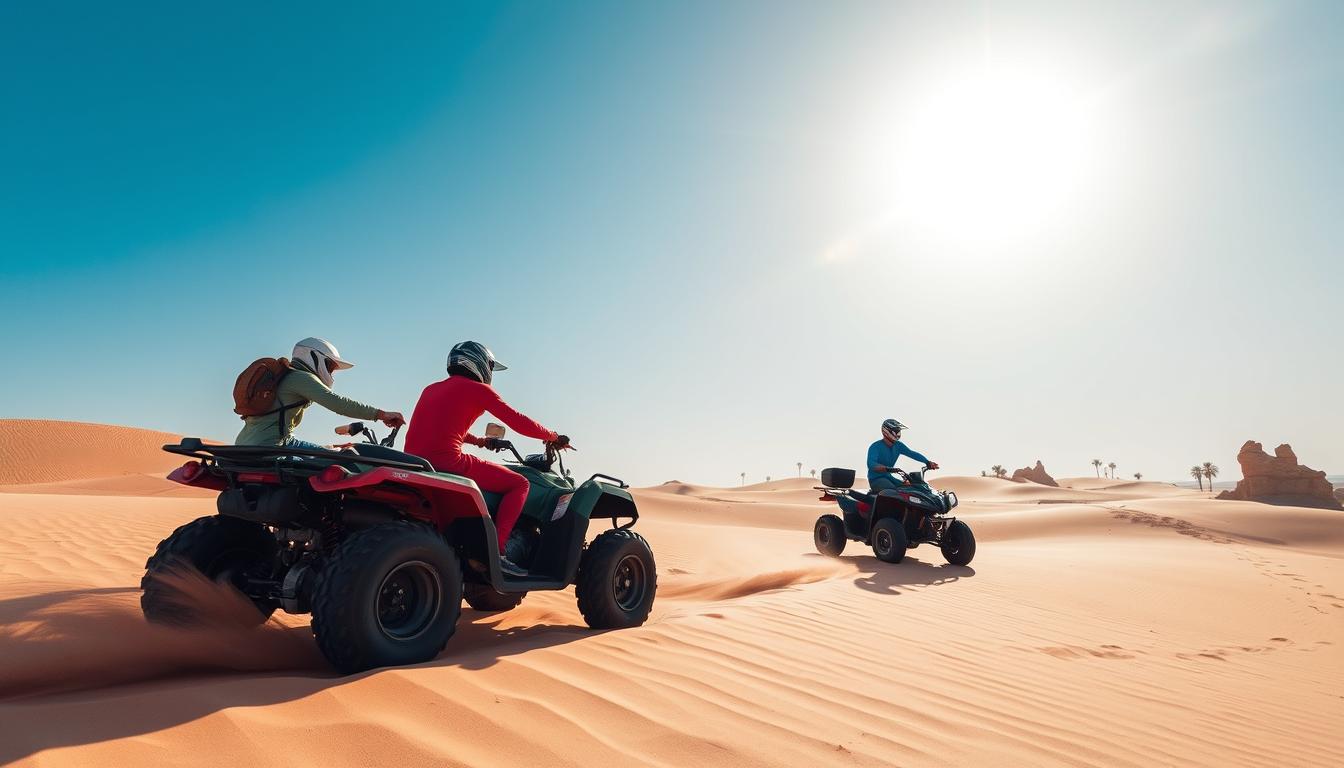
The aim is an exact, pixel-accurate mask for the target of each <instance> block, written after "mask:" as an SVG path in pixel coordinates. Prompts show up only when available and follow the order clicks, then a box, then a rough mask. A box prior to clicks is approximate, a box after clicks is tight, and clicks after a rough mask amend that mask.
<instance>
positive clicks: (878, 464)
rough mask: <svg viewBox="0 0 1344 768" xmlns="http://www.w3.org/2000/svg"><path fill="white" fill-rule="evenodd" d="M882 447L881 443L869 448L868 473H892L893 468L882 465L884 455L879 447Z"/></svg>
mask: <svg viewBox="0 0 1344 768" xmlns="http://www.w3.org/2000/svg"><path fill="white" fill-rule="evenodd" d="M880 445H882V443H881V441H879V442H876V443H873V444H872V445H870V446H868V471H870V472H890V471H891V467H888V466H886V465H885V464H883V463H882V453H881V451H880V449H879V448H878V446H880Z"/></svg>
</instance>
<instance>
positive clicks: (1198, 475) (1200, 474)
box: [1190, 464, 1204, 491]
mask: <svg viewBox="0 0 1344 768" xmlns="http://www.w3.org/2000/svg"><path fill="white" fill-rule="evenodd" d="M1190 476H1191V477H1193V478H1195V479H1196V480H1198V481H1199V490H1201V491H1202V490H1204V468H1203V467H1201V466H1199V465H1198V464H1196V465H1195V466H1193V467H1191V468H1190Z"/></svg>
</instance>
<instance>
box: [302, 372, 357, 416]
mask: <svg viewBox="0 0 1344 768" xmlns="http://www.w3.org/2000/svg"><path fill="white" fill-rule="evenodd" d="M285 383H286V384H289V385H290V386H289V387H286V389H290V390H291V391H293V392H294V393H295V394H297V395H298V396H299V397H302V398H303V399H304V400H307V401H309V402H312V403H317V404H318V405H320V406H322V407H323V408H326V409H327V410H329V411H332V412H334V413H337V414H340V415H341V416H348V417H350V418H352V419H374V418H377V417H378V409H377V408H375V407H373V406H372V405H365V404H363V403H361V402H359V401H358V400H351V399H350V398H348V397H344V396H342V395H338V394H336V393H335V392H332V391H331V389H329V388H328V387H327V385H325V384H323V383H322V382H321V381H320V380H319V379H318V378H317V377H316V376H314V375H312V374H311V373H308V372H307V371H294V372H293V373H291V374H290V375H289V376H286V377H285Z"/></svg>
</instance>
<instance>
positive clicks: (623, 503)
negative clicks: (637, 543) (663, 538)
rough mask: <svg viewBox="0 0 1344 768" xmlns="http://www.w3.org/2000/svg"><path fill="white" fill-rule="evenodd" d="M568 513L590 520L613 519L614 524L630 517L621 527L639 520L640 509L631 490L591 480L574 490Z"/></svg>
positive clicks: (628, 525)
mask: <svg viewBox="0 0 1344 768" xmlns="http://www.w3.org/2000/svg"><path fill="white" fill-rule="evenodd" d="M561 503H564V502H563V501H562V502H561ZM566 513H567V514H572V515H578V516H580V517H583V518H585V519H588V520H611V522H612V525H616V521H618V520H621V519H626V518H628V519H629V522H627V523H624V524H623V525H620V526H619V527H621V528H629V527H630V526H632V525H634V524H635V521H637V520H639V509H638V508H637V507H636V506H635V499H634V497H633V496H631V495H630V492H629V491H627V490H626V489H624V488H621V487H620V486H616V485H611V484H610V483H600V482H598V481H596V480H589V481H587V482H585V483H583V484H582V485H580V486H579V487H578V489H577V490H575V491H574V496H573V497H572V498H570V500H569V507H568V509H567V510H566ZM555 519H558V518H555Z"/></svg>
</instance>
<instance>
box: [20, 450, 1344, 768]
mask: <svg viewBox="0 0 1344 768" xmlns="http://www.w3.org/2000/svg"><path fill="white" fill-rule="evenodd" d="M42 451H48V452H47V453H43V452H41V451H35V452H34V454H33V455H35V456H43V457H50V456H58V455H59V452H60V451H59V449H58V448H56V447H47V448H43V449H42ZM90 459H91V463H95V464H96V460H95V457H90ZM42 460H47V459H46V458H44V459H42ZM19 470H20V471H21V472H23V473H25V474H23V475H22V476H23V477H25V478H31V477H41V476H42V475H43V472H44V471H45V470H44V469H43V468H42V467H20V468H19ZM982 480H984V479H982V478H947V479H946V481H945V483H944V482H943V481H940V480H939V479H937V478H936V477H935V478H934V483H935V485H939V486H940V487H956V488H958V489H959V490H958V493H959V494H963V500H964V503H963V506H962V508H961V509H960V510H959V512H960V513H961V516H962V517H963V518H964V519H966V520H967V521H968V522H969V523H970V524H971V525H972V526H974V528H975V530H976V533H977V538H978V539H979V543H980V549H979V553H978V555H977V557H976V559H975V561H974V562H973V563H972V564H971V565H970V566H967V567H953V566H948V565H946V564H945V563H944V562H943V560H942V558H941V557H940V555H939V553H938V552H937V551H935V550H931V549H930V548H929V547H927V546H922V547H919V548H917V549H914V550H912V551H911V552H910V555H909V557H907V559H906V561H905V562H903V563H901V564H899V565H888V564H883V563H880V562H878V561H877V560H876V559H875V558H873V557H872V556H871V552H870V551H868V550H867V549H866V548H864V547H862V546H861V545H859V544H857V543H852V542H851V543H850V544H849V547H848V549H847V550H846V552H845V554H844V555H843V556H842V557H840V558H838V559H829V558H823V557H821V556H820V555H817V554H816V553H815V551H814V550H813V546H812V541H811V524H812V521H813V520H814V519H815V517H816V515H817V514H819V513H821V512H822V511H825V510H826V509H828V506H827V505H826V504H824V503H822V502H819V501H817V500H816V494H815V492H813V491H812V490H810V483H811V479H810V478H804V479H803V482H801V483H800V482H798V479H797V478H791V479H788V480H783V481H777V482H778V483H779V485H778V486H776V484H775V483H771V484H770V485H769V486H764V487H762V486H761V485H757V486H747V487H746V488H709V487H703V486H691V485H678V486H673V487H665V486H655V487H654V488H649V489H640V490H638V491H636V497H637V499H638V501H639V504H640V509H641V515H642V517H641V520H640V523H639V525H638V530H640V531H641V532H642V533H644V535H645V536H646V537H647V538H648V539H649V541H650V542H651V544H652V546H653V548H654V551H655V553H656V556H657V558H658V567H659V584H660V590H659V596H658V601H657V603H656V604H655V606H654V613H653V616H652V617H651V620H650V622H649V623H648V624H646V625H645V626H643V627H640V628H638V629H633V630H625V631H617V632H605V633H598V632H592V631H590V630H587V629H586V628H584V627H583V624H582V619H581V617H580V616H579V614H578V611H577V608H576V606H575V603H574V597H573V593H572V590H566V591H564V592H558V593H546V594H533V595H529V596H528V597H527V599H526V600H525V601H524V602H523V604H522V605H521V606H519V607H518V608H516V609H514V610H513V611H509V612H506V613H502V614H494V615H487V614H481V613H476V612H473V611H470V610H468V611H466V612H465V613H464V614H463V621H462V623H461V625H460V627H459V630H458V633H457V635H456V636H455V637H454V638H453V640H452V641H451V642H450V643H449V646H448V649H447V650H446V651H445V653H444V654H443V655H442V656H441V657H440V658H438V659H436V660H435V661H433V662H430V663H427V664H423V665H419V666H416V667H410V668H403V669H393V670H379V671H374V672H370V673H365V674H361V675H356V676H352V677H338V676H335V675H333V674H332V673H331V672H329V671H328V670H327V669H326V668H325V667H324V666H323V664H322V663H321V659H320V657H318V656H317V655H316V651H315V648H314V647H313V644H312V641H311V637H310V636H309V634H308V630H307V622H306V618H304V617H288V616H284V617H280V616H277V617H276V618H273V619H272V620H271V621H270V622H269V623H268V624H267V625H265V626H263V627H262V628H260V629H255V630H242V629H239V628H237V627H236V626H234V625H230V624H227V623H226V624H223V625H221V626H215V627H208V628H203V629H195V630H190V631H183V630H169V629H164V628H160V627H151V626H148V625H146V624H144V622H143V621H142V620H141V619H140V617H139V612H138V607H137V604H136V598H137V593H136V591H135V589H134V588H135V585H136V584H137V583H138V580H139V577H140V574H141V571H142V568H143V563H144V559H145V557H146V556H147V555H148V554H149V552H150V551H151V550H152V549H153V547H154V545H155V543H156V542H157V541H158V540H159V539H160V538H162V537H163V536H164V535H166V534H167V533H168V532H169V531H171V530H172V529H173V527H175V526H176V525H179V524H181V523H183V522H185V521H187V520H190V519H192V518H194V517H196V516H199V515H204V514H209V513H211V512H212V511H213V502H212V500H211V499H210V498H208V497H205V498H191V497H180V498H179V497H165V496H162V495H159V496H136V495H120V496H101V495H97V496H95V495H72V494H61V493H8V494H2V495H0V763H9V762H17V763H18V764H21V765H43V766H63V765H147V764H180V765H193V766H195V765H303V766H306V765H313V766H347V765H348V766H365V765H396V766H411V765H471V766H477V765H479V766H487V765H502V764H507V765H548V766H551V765H556V766H563V765H574V766H599V765H659V766H682V765H708V766H715V765H724V766H728V765H731V766H780V765H784V766H815V765H889V764H899V765H906V766H933V765H964V766H978V765H1032V766H1038V765H1048V766H1053V765H1070V766H1076V765H1104V766H1136V767H1139V766H1141V767H1142V768H1148V767H1149V766H1152V765H1209V766H1239V765H1245V766H1260V765H1266V764H1271V765H1278V766H1299V765H1320V766H1334V765H1339V764H1341V763H1344V736H1341V735H1340V729H1339V723H1340V722H1344V698H1341V697H1340V689H1341V686H1342V685H1344V540H1342V539H1341V536H1342V535H1344V513H1339V512H1328V511H1322V510H1301V509H1296V508H1288V507H1266V506H1264V505H1259V504H1253V503H1249V502H1219V501H1214V500H1210V499H1207V498H1199V496H1198V493H1194V494H1181V495H1170V494H1166V493H1165V492H1161V493H1158V492H1157V491H1161V490H1162V489H1160V488H1158V489H1153V490H1154V493H1153V495H1152V496H1150V497H1147V498H1137V497H1136V498H1131V497H1130V496H1131V495H1132V494H1136V493H1142V492H1144V489H1142V488H1138V489H1136V488H1126V487H1125V486H1127V485H1133V484H1129V483H1123V482H1118V483H1116V484H1115V485H1087V484H1085V483H1081V482H1080V483H1078V484H1077V486H1078V487H1073V488H1063V489H1053V488H1044V487H1042V486H1032V485H1028V484H1018V483H1008V482H1004V481H995V480H985V481H984V482H981V481H982ZM1144 485H1149V484H1144ZM682 488H685V489H688V490H684V491H683V490H681V489H682ZM1019 489H1022V490H1019ZM1057 493H1064V494H1074V495H1076V496H1077V497H1078V498H1074V497H1072V496H1071V497H1070V498H1069V499H1067V500H1066V499H1062V498H1058V497H1057V496H1056V494H1057ZM770 494H776V496H774V497H773V498H775V499H777V501H771V500H770V499H771V498H772V497H771V496H770ZM1033 500H1034V501H1033ZM1038 501H1056V502H1062V503H1044V504H1042V503H1035V502H1038ZM207 596H208V597H210V599H212V600H217V601H219V602H220V603H221V608H222V610H221V612H220V613H221V614H222V615H227V614H229V612H230V611H231V610H233V608H230V607H229V606H230V605H234V607H235V608H236V607H237V606H236V605H235V604H233V603H230V601H231V600H232V598H233V596H232V595H230V594H228V593H219V594H215V593H210V592H208V591H207ZM244 607H245V606H244Z"/></svg>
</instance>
